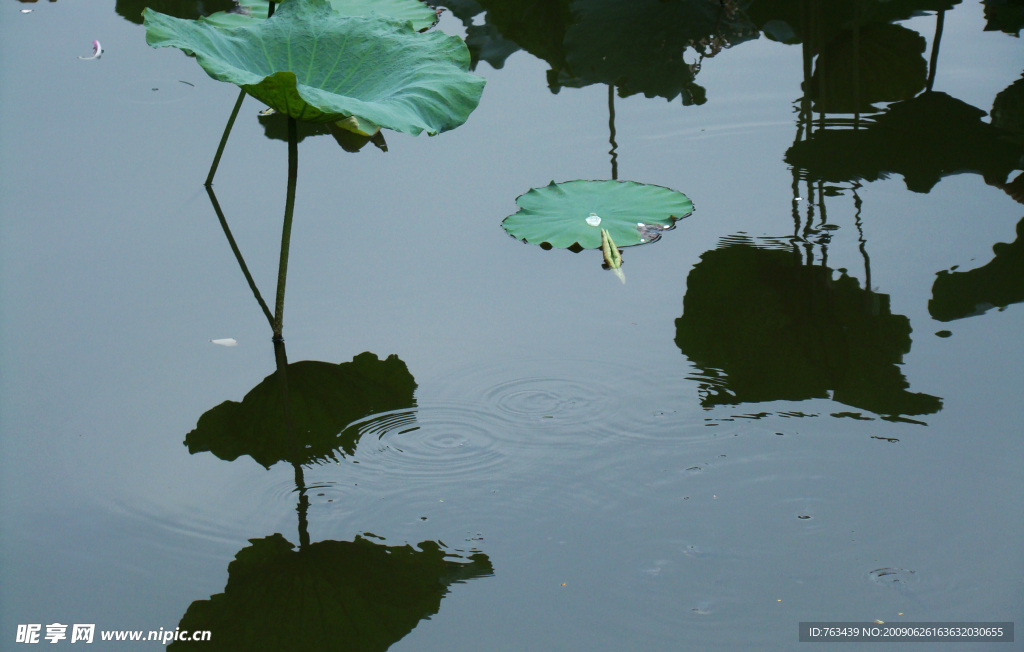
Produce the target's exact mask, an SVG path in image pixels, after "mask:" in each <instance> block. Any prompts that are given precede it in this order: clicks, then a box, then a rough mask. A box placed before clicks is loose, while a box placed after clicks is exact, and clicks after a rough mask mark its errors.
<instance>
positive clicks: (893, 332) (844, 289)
mask: <svg viewBox="0 0 1024 652" xmlns="http://www.w3.org/2000/svg"><path fill="white" fill-rule="evenodd" d="M729 242H730V244H728V245H727V246H724V247H722V248H720V249H715V250H712V251H708V252H706V253H705V254H704V255H702V256H701V260H700V262H699V263H698V264H697V265H696V266H695V267H694V268H693V270H692V271H691V272H690V274H689V277H688V278H687V290H686V296H685V297H684V299H683V316H682V317H680V318H679V319H677V320H676V340H675V342H676V345H677V346H678V347H679V348H680V350H681V351H682V352H683V354H684V355H685V356H686V357H687V358H689V359H690V360H691V361H692V362H693V364H694V365H696V366H697V367H698V368H699V369H700V370H701V375H700V377H699V378H698V380H699V381H700V384H701V405H703V406H704V407H706V408H708V407H713V406H716V405H733V404H738V403H759V402H763V401H777V400H787V401H801V400H806V399H811V398H829V396H830V395H831V398H832V399H833V400H835V401H837V402H839V403H843V404H845V405H849V406H852V407H857V408H861V409H864V410H869V411H871V412H874V413H876V414H882V415H888V416H889V417H891V418H892V417H896V418H898V417H899V416H900V415H924V414H932V413H935V412H938V411H939V410H940V409H941V408H942V401H941V400H940V399H939V398H936V397H934V396H929V395H927V394H915V393H911V392H908V391H907V388H908V386H909V385H908V383H907V381H906V379H905V378H904V377H903V375H902V373H900V369H899V366H898V365H899V364H901V363H902V361H903V355H904V354H906V353H908V352H909V351H910V332H911V328H910V322H909V320H908V319H907V318H906V317H904V316H902V315H894V314H892V313H891V311H890V309H889V297H888V296H887V295H884V294H877V293H874V292H870V291H868V290H866V289H864V288H861V287H860V284H859V283H858V281H857V280H856V279H855V278H852V277H850V276H847V275H846V274H845V273H842V274H841V275H840V276H839V277H838V279H835V278H833V275H834V273H833V270H831V269H829V268H828V267H825V266H823V265H807V264H803V263H802V261H801V259H800V255H799V254H798V253H797V252H796V251H794V250H783V249H776V248H766V247H761V246H756V245H755V243H754V242H753V241H751V240H750V239H748V238H743V237H733V238H730V240H729Z"/></svg>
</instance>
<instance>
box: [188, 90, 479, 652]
mask: <svg viewBox="0 0 1024 652" xmlns="http://www.w3.org/2000/svg"><path fill="white" fill-rule="evenodd" d="M239 103H240V102H239ZM236 109H237V105H236ZM295 125H296V123H295V121H294V120H293V121H291V123H290V124H287V123H286V128H287V129H288V130H289V131H292V133H293V134H294V130H295ZM269 129H270V128H269V127H268V131H269ZM290 141H291V142H290V149H291V150H293V153H294V148H295V144H296V139H295V138H294V137H292V138H290ZM222 145H223V141H222ZM294 160H295V159H294V156H292V157H290V163H291V164H292V165H294ZM290 173H291V177H292V179H294V169H291V170H290ZM211 176H212V174H211ZM293 187H294V183H293V182H292V183H291V184H290V187H289V192H290V193H292V192H293ZM206 189H207V192H208V194H209V197H210V201H211V203H212V204H213V207H214V210H215V212H216V213H217V217H218V219H219V220H220V224H221V227H222V228H223V230H224V235H225V237H226V238H227V240H228V244H229V245H230V246H231V249H232V251H233V252H234V254H235V258H236V260H237V261H238V264H239V267H240V269H241V270H242V273H243V275H244V276H245V278H246V281H247V282H248V283H249V286H250V289H251V290H252V292H253V296H254V297H255V299H256V301H257V303H258V304H259V305H260V308H261V309H262V311H263V313H264V316H265V317H266V318H267V320H268V322H269V323H270V324H271V325H272V326H274V328H275V337H274V338H273V340H272V341H273V346H274V354H275V360H276V366H277V369H276V371H275V372H274V373H273V374H271V375H270V376H268V377H267V378H265V379H264V380H263V381H262V382H261V383H260V384H258V385H257V386H256V387H254V388H253V389H252V390H251V391H250V392H249V393H248V394H246V395H245V398H243V399H242V401H241V402H235V401H225V402H224V403H221V404H220V405H218V406H216V407H214V408H213V409H211V410H209V411H207V412H206V413H205V414H203V415H202V416H201V417H200V418H199V422H198V424H197V425H196V428H195V430H193V431H192V432H190V433H189V434H188V435H187V436H186V437H185V444H186V445H187V446H188V449H189V453H191V454H195V453H198V452H203V451H210V452H212V453H213V454H214V455H216V456H217V457H219V458H221V459H224V460H229V461H230V460H235V459H237V458H238V457H240V456H242V455H249V456H250V457H252V458H253V459H254V460H256V461H257V462H259V463H260V464H262V465H263V466H265V467H267V468H270V467H271V466H272V465H274V464H276V463H277V462H280V461H287V462H289V463H290V464H291V465H292V469H293V471H294V476H295V487H296V492H297V493H298V505H297V507H296V512H297V514H298V535H299V536H298V539H299V546H298V549H297V550H296V548H295V545H294V544H292V543H290V542H289V541H288V540H286V539H285V538H284V537H283V536H282V535H281V534H274V535H271V536H268V537H264V538H262V539H250V543H251V544H252V545H250V546H248V547H246V548H243V549H242V550H240V551H239V552H238V554H236V555H235V559H234V561H232V562H231V563H230V564H229V566H228V582H227V586H226V587H225V589H224V592H223V593H219V594H216V595H213V596H211V597H210V599H209V600H196V601H195V602H193V603H192V604H191V605H190V606H189V608H188V610H187V611H186V613H185V615H184V616H183V617H182V619H181V622H180V623H179V625H178V629H179V630H180V631H185V632H194V631H209V632H211V640H209V641H197V642H193V641H175V642H173V643H171V645H170V649H174V650H179V649H188V648H190V647H193V646H194V647H196V648H197V649H204V650H240V651H241V650H244V651H246V652H248V651H251V650H275V651H278V650H311V651H313V650H350V651H358V652H383V651H384V650H387V649H388V648H389V647H391V646H392V645H393V644H394V643H396V642H397V641H399V640H401V639H402V638H403V637H404V636H405V635H406V634H408V633H409V632H411V631H412V630H413V629H414V628H415V627H416V625H417V624H418V623H419V622H420V621H421V620H423V619H425V618H429V617H430V616H432V615H434V614H436V613H438V611H439V609H440V606H441V600H442V599H443V598H444V596H445V595H447V593H448V591H449V588H448V587H449V586H450V585H452V584H455V583H461V582H464V581H466V580H470V579H474V578H478V577H488V576H491V575H493V572H494V571H493V567H492V566H491V563H490V560H489V559H488V558H487V556H486V555H484V554H482V553H479V552H475V551H470V552H469V553H468V554H467V553H463V554H464V555H465V556H460V555H459V554H455V552H463V551H455V552H448V551H447V550H444V549H442V546H441V545H439V544H438V543H435V542H433V541H424V542H422V543H420V544H418V548H419V549H418V550H417V549H414V548H413V547H412V546H409V545H405V546H386V545H384V544H382V543H374V542H372V541H370V540H368V539H367V538H364V537H360V536H356V537H355V539H354V540H353V541H320V542H317V543H311V541H310V535H309V520H308V513H309V497H308V495H307V487H306V481H305V472H304V470H303V465H304V464H311V463H316V462H320V461H323V460H326V459H335V453H338V452H340V453H341V454H342V455H346V454H347V455H352V454H354V453H355V450H356V446H357V445H358V442H359V438H360V437H361V436H362V435H363V434H364V433H367V432H372V433H373V434H376V435H377V436H383V434H384V433H385V432H388V431H389V430H393V429H398V428H403V429H404V430H403V431H402V432H408V431H410V430H415V429H416V428H415V426H413V425H412V424H413V422H414V420H415V412H413V411H412V410H410V409H409V408H413V407H415V405H416V401H415V398H414V392H415V390H416V381H415V380H414V379H413V377H412V375H411V374H410V373H409V370H408V368H407V367H406V365H405V363H404V362H402V361H401V360H400V359H399V358H398V357H397V356H394V355H392V356H389V357H388V358H387V359H385V360H380V359H379V358H378V357H377V356H376V355H374V354H372V353H369V352H367V353H362V354H360V355H357V356H356V357H355V358H353V360H352V361H351V362H345V363H342V364H330V363H327V362H315V361H304V362H296V363H289V362H288V356H287V353H286V350H285V343H284V339H283V337H282V336H281V330H280V324H281V319H280V316H281V315H282V314H283V308H284V306H283V298H284V280H285V279H284V276H283V274H282V276H281V278H280V284H279V287H278V301H277V311H276V315H277V316H276V317H275V314H273V313H271V311H270V308H269V306H268V305H267V304H266V302H265V301H264V300H263V297H262V295H261V294H260V291H259V289H258V288H257V286H256V284H255V282H254V281H253V278H252V275H251V274H250V273H249V268H248V266H247V265H246V263H245V259H244V258H243V256H242V253H241V251H240V250H239V248H238V246H237V243H236V242H235V240H234V237H233V236H232V234H231V230H230V228H229V227H228V223H227V219H226V218H225V217H224V213H223V211H222V210H221V207H220V204H219V202H218V201H217V197H216V195H215V194H214V192H213V187H212V186H211V185H209V184H207V186H206ZM286 222H287V218H286ZM286 234H287V230H286ZM286 252H287V240H284V241H283V242H282V256H283V257H285V256H286V255H287V253H286ZM284 265H285V263H284V262H282V265H281V267H282V269H284ZM381 413H386V414H381ZM373 415H380V416H379V417H377V416H373ZM367 417H372V418H370V419H368V418H367ZM382 424H383V426H382ZM364 536H366V537H371V536H374V535H370V534H366V535H364ZM377 538H379V537H377Z"/></svg>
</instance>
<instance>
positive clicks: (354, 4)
mask: <svg viewBox="0 0 1024 652" xmlns="http://www.w3.org/2000/svg"><path fill="white" fill-rule="evenodd" d="M137 1H138V0H137ZM328 2H330V4H331V7H333V8H334V10H335V11H337V12H338V13H339V14H342V15H344V16H364V17H368V16H370V14H371V13H372V12H377V13H378V14H380V15H381V16H387V17H388V18H394V19H395V20H398V21H403V22H405V21H409V22H410V23H412V28H413V29H415V30H416V31H418V32H419V31H423V30H425V29H430V28H431V27H433V26H434V23H436V22H437V12H435V11H434V10H433V9H431V8H430V7H428V6H427V5H425V4H423V3H422V2H420V0H328ZM165 13H167V12H165ZM268 13H270V0H240V1H239V2H238V4H237V6H236V7H235V8H233V9H230V10H228V11H219V12H217V13H215V14H211V15H209V16H207V17H206V18H203V19H202V21H203V22H204V23H209V24H210V25H215V26H217V27H243V26H245V25H250V24H252V23H253V22H255V21H258V20H265V19H266V18H267V14H268ZM275 13H276V11H275Z"/></svg>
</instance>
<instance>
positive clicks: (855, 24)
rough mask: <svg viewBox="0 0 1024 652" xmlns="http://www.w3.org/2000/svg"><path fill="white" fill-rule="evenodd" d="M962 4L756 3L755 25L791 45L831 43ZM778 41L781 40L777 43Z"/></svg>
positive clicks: (915, 0) (948, 0) (876, 0)
mask: <svg viewBox="0 0 1024 652" xmlns="http://www.w3.org/2000/svg"><path fill="white" fill-rule="evenodd" d="M960 2H961V0H755V1H754V2H753V3H751V5H750V7H749V8H748V9H747V15H748V16H749V17H750V19H751V21H753V23H754V24H755V25H756V26H757V27H758V29H761V30H764V31H765V32H766V33H768V34H769V37H771V36H770V34H771V33H776V34H778V33H781V32H782V31H783V30H782V25H785V27H786V30H787V31H788V32H789V33H791V34H792V38H791V39H790V42H794V43H807V42H810V43H813V44H814V45H815V46H817V47H821V46H823V45H824V44H828V43H831V42H832V41H833V40H834V39H836V38H840V37H841V36H842V35H843V33H852V31H853V30H854V29H855V28H859V27H865V26H867V25H872V24H880V23H892V22H896V21H901V20H907V19H908V18H913V17H914V16H919V15H921V14H922V13H925V12H936V11H943V10H948V9H952V8H953V7H955V6H956V5H958V4H960ZM777 40H778V39H777Z"/></svg>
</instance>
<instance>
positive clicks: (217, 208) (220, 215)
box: [206, 184, 274, 328]
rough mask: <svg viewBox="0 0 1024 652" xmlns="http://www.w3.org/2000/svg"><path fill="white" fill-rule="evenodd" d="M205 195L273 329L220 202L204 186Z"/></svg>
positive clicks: (209, 186)
mask: <svg viewBox="0 0 1024 652" xmlns="http://www.w3.org/2000/svg"><path fill="white" fill-rule="evenodd" d="M206 193H207V194H208V195H209V196H210V202H211V203H213V210H214V211H215V212H216V213H217V219H218V220H220V226H221V228H222V229H224V235H226V236H227V238H228V244H229V245H231V251H233V252H235V259H236V260H237V261H238V265H239V267H241V268H242V273H243V274H245V280H246V281H248V283H249V289H251V290H252V294H253V296H254V297H256V301H258V302H259V304H260V308H262V309H263V314H264V315H266V316H267V321H268V322H269V323H270V327H271V328H273V327H274V315H272V314H270V308H268V307H267V302H266V301H264V300H263V295H261V294H260V290H259V288H258V287H256V281H254V280H253V278H252V274H250V273H249V267H248V266H247V265H246V264H245V258H242V252H241V251H240V250H239V249H238V244H237V243H236V242H235V238H234V236H232V235H231V229H230V228H228V221H227V220H226V219H224V211H222V210H221V208H220V202H218V201H217V195H215V194H214V193H213V186H211V185H209V184H207V185H206Z"/></svg>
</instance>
